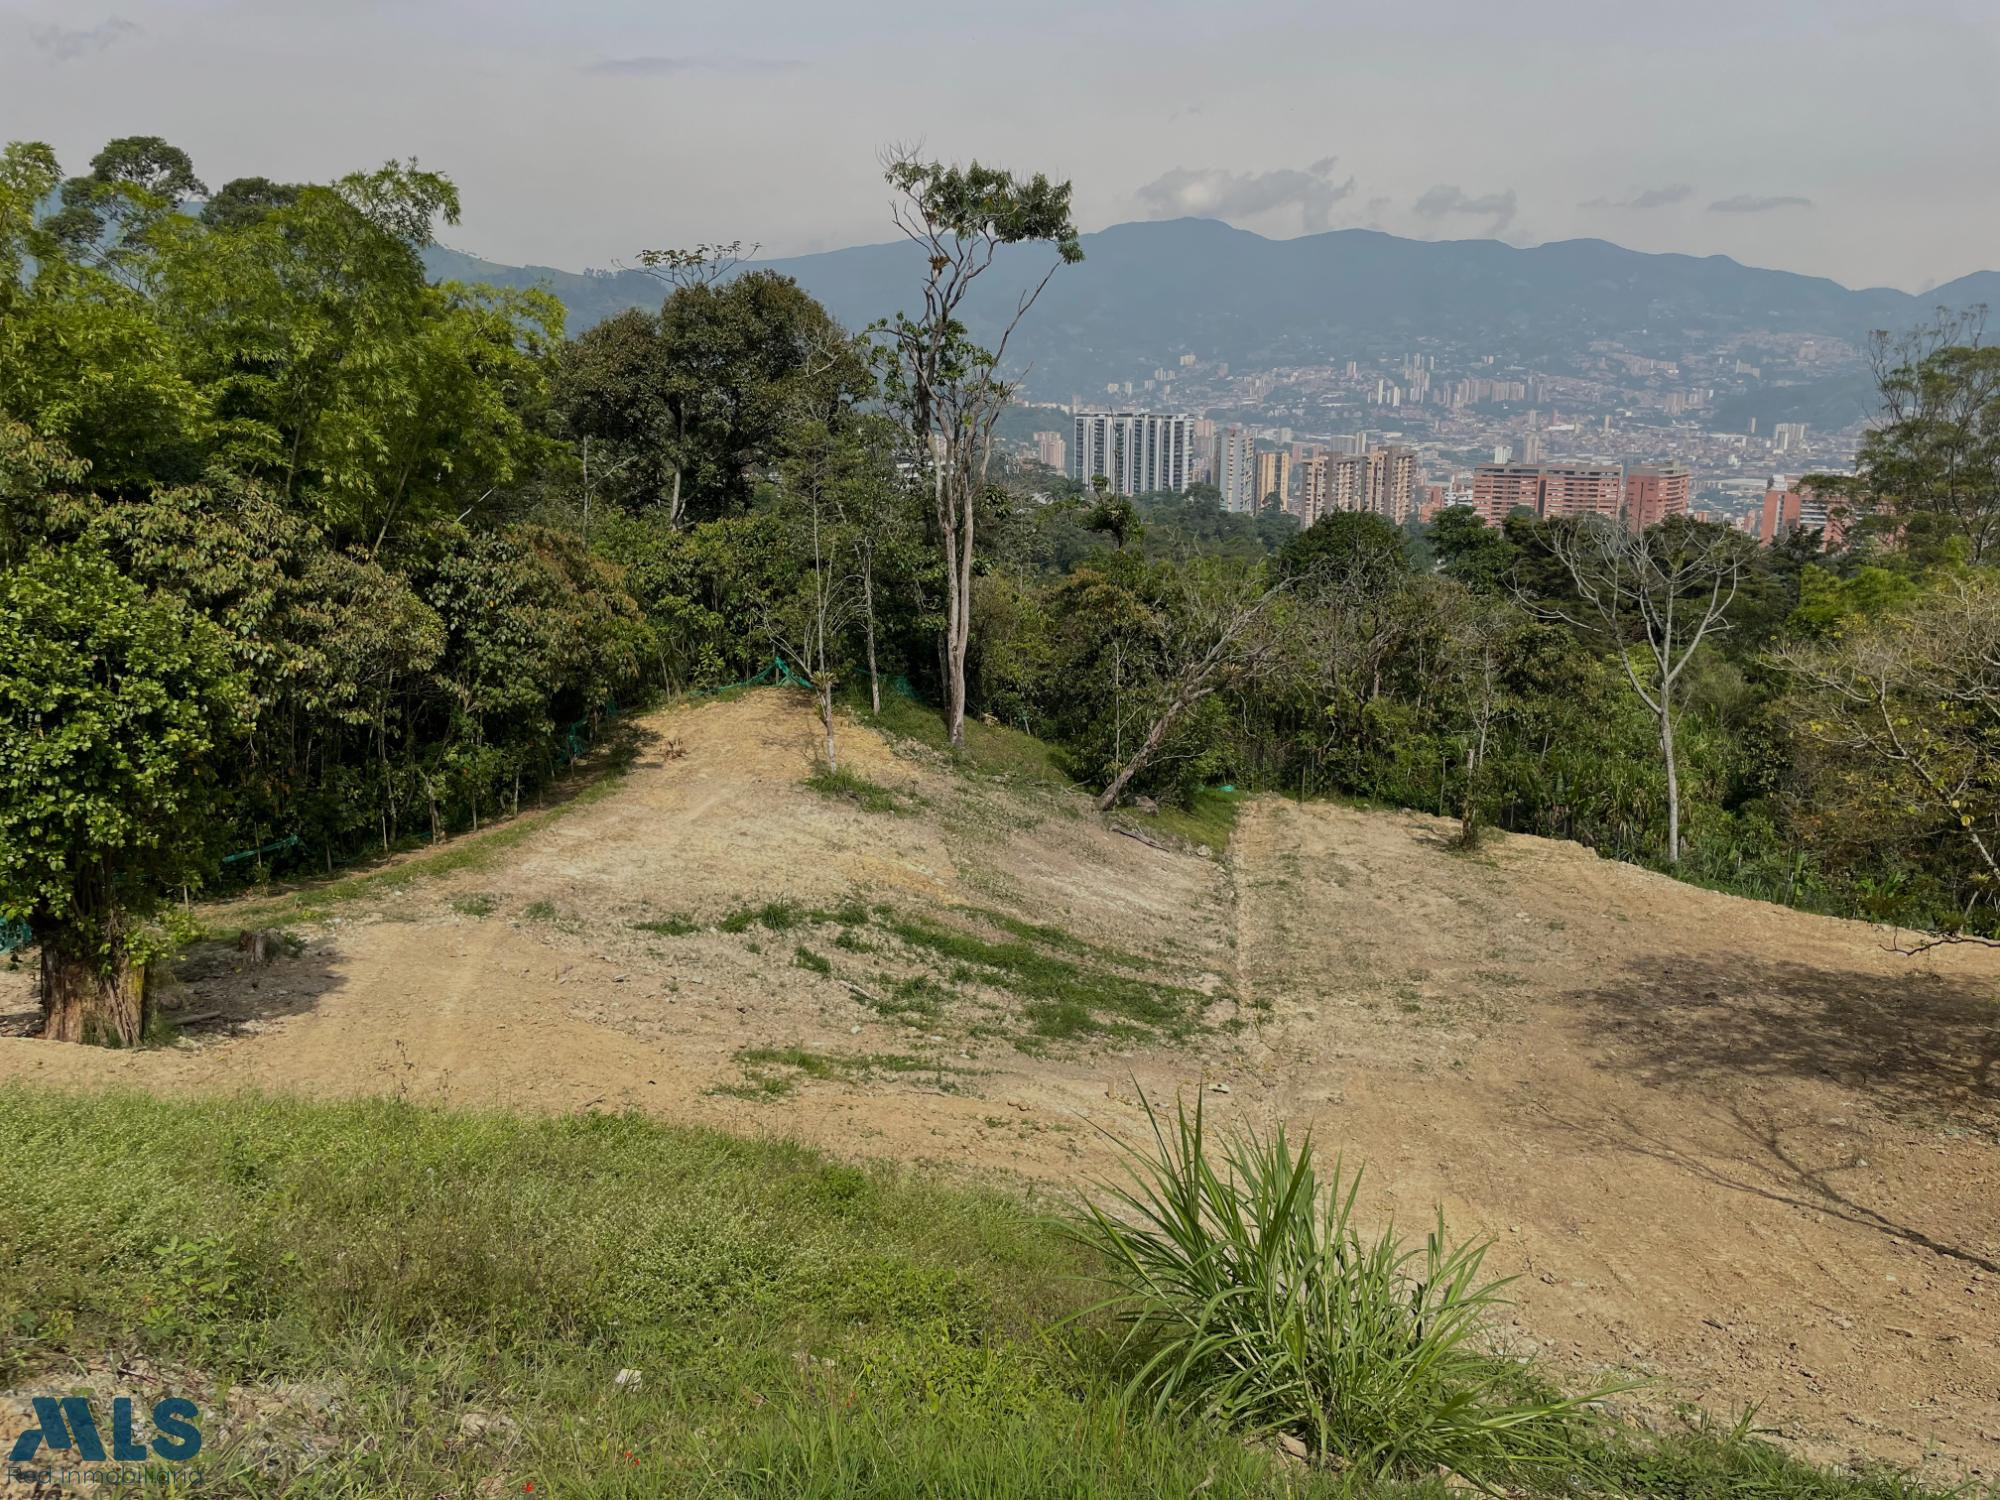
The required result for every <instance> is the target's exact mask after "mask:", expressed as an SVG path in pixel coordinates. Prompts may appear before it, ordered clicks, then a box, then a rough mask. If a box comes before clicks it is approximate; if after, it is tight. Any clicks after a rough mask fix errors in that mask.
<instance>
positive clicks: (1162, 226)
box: [429, 219, 2000, 399]
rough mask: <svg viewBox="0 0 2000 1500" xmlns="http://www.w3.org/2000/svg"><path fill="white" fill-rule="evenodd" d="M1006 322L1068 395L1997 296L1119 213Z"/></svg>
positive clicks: (583, 301) (1539, 358)
mask: <svg viewBox="0 0 2000 1500" xmlns="http://www.w3.org/2000/svg"><path fill="white" fill-rule="evenodd" d="M1083 249H1084V260H1083V263H1082V264H1081V265H1077V266H1071V267H1065V268H1063V269H1062V270H1060V271H1058V272H1057V274H1056V275H1055V277H1054V278H1053V279H1052V280H1051V281H1050V283H1049V286H1048V289H1047V291H1046V292H1045V293H1044V294H1043V296H1042V299H1041V301H1040V302H1039V303H1038V304H1037V306H1036V308H1035V310H1034V312H1033V314H1032V315H1031V316H1030V318H1029V319H1028V321H1027V322H1026V323H1025V324H1024V325H1023V328H1022V330H1021V333H1020V334H1019V335H1018V336H1017V338H1016V342H1015V345H1014V346H1013V347H1014V350H1015V351H1016V352H1018V354H1019V355H1020V357H1021V361H1022V364H1023V366H1024V368H1025V370H1026V380H1027V388H1028V391H1029V393H1030V394H1034V395H1039V396H1042V397H1044V398H1046V399H1064V398H1067V397H1068V396H1069V395H1070V394H1071V393H1072V392H1101V391H1103V390H1104V388H1105V385H1106V383H1107V382H1111V381H1127V380H1129V381H1132V382H1134V383H1135V384H1137V383H1138V382H1139V381H1141V380H1143V379H1145V378H1147V377H1148V376H1150V375H1151V374H1152V372H1153V370H1154V369H1155V368H1156V367H1158V366H1164V365H1172V364H1173V363H1175V361H1176V360H1177V359H1178V358H1179V357H1180V356H1181V355H1183V354H1190V353H1192V354H1195V355H1198V356H1199V357H1201V358H1202V359H1204V360H1226V361H1228V362H1229V363H1230V364H1231V366H1233V367H1235V368H1237V369H1260V368H1265V367H1269V366H1280V365H1288V364H1309V363H1325V362H1329V361H1345V360H1347V359H1355V358H1366V357H1372V356H1375V355H1379V354H1382V353H1388V352H1393V351H1402V350H1407V349H1412V348H1415V347H1417V346H1418V345H1419V343H1421V342H1424V341H1443V342H1444V343H1446V344H1449V345H1451V346H1454V347H1456V348H1457V349H1459V350H1461V351H1463V350H1467V349H1478V348H1484V349H1486V350H1487V352H1490V353H1492V354H1494V355H1495V356H1496V358H1497V359H1498V360H1499V361H1500V362H1501V363H1520V364H1527V365H1531V366H1534V365H1541V366H1546V367H1559V365H1558V362H1560V361H1562V360H1563V358H1564V356H1565V355H1566V354H1567V353H1571V352H1575V351H1580V350H1582V349H1583V348H1585V347H1586V346H1587V345H1588V344H1590V343H1592V342H1594V341H1598V340H1615V341H1617V342H1618V343H1620V344H1621V345H1623V346H1624V347H1625V348H1626V349H1628V350H1631V351H1633V352H1635V353H1640V354H1646V355H1650V356H1653V357H1656V358H1661V359H1678V358H1681V357H1683V356H1684V355H1686V354H1690V353H1697V352H1699V353H1708V352H1712V351H1713V350H1714V349H1715V348H1716V347H1717V346H1718V345H1720V344H1721V343H1722V342H1723V341H1725V340H1727V339H1728V338H1730V337H1732V336H1735V335H1740V334H1746V333H1754V332H1759V331H1763V332H1772V333H1787V334H1810V335H1814V336H1819V337H1829V338H1837V339H1841V340H1845V341H1848V342H1852V343H1858V342H1859V341H1860V340H1862V339H1863V338H1864V337H1865V336H1866V334H1867V333H1868V332H1869V331H1870V330H1872V329H1877V328H1883V329H1890V330H1902V329H1907V328H1910V327H1914V326H1915V325H1916V324H1918V323H1920V322H1923V321H1925V320H1926V319H1927V318H1929V317H1930V316H1931V315H1932V314H1933V313H1934V312H1935V311H1936V310H1937V309H1938V308H1940V307H1945V308H1950V309H1953V310H1958V309H1962V308H1965V307H1969V306H1972V305H1974V304H1982V303H2000V272H1996V271H1980V272H1975V273H1974V274H1972V275H1970V276H1965V277H1961V278H1960V279H1958V280H1957V281H1953V282H1950V283H1948V284H1946V285H1944V286H1940V287H1937V288H1935V289H1933V290H1932V291H1930V292H1927V293H1924V294H1922V295H1911V294H1910V293H1907V292H1901V291H1896V290H1894V289H1892V288H1888V287H1871V288H1866V289H1862V290H1853V289H1850V288H1848V287H1844V286H1842V285H1840V284H1839V283H1838V282H1835V281H1830V280H1827V279H1826V278H1824V277H1818V276H1802V275H1798V274H1796V273H1793V272H1790V271H1773V270H1763V269H1759V268H1757V267H1754V266H1746V265H1743V264H1741V263H1739V262H1737V261H1734V260H1731V259H1730V258H1729V257H1727V256H1723V255H1709V256H1691V255H1670V254H1664V255H1663V254H1649V253H1647V252H1644V251H1638V250H1628V249H1625V248H1623V247H1622V246H1618V245H1614V244H1611V243H1609V242H1607V241H1604V240H1561V241H1556V242H1554V243H1550V244H1546V245H1535V246H1530V247H1525V248H1522V247H1517V246H1513V245H1508V244H1505V243H1503V242H1502V241H1499V240H1410V239H1402V238H1399V237H1397V236H1395V235H1390V234H1383V233H1380V232H1378V231H1375V230H1367V229H1339V230H1332V231H1329V232H1327V233H1324V234H1313V235H1305V236H1302V237H1300V238H1296V239H1282V240H1274V239H1266V238H1265V237H1263V236H1262V235H1258V234H1252V233H1251V232H1249V231H1248V230H1243V229H1236V228H1233V227H1231V226H1230V225H1227V224H1223V223H1220V222H1218V221H1216V220H1213V219H1169V220H1155V221H1148V222H1141V223H1131V224H1119V225H1115V226H1113V227H1112V228H1109V229H1105V230H1102V231H1100V232H1098V233H1095V234H1088V235H1085V236H1084V237H1083ZM1053 260H1054V253H1053V251H1051V250H1050V249H1049V248H1048V247H1046V246H1033V247H1013V248H1010V249H1008V250H1005V251H1003V252H1002V254H1001V256H1000V257H999V259H998V260H997V261H996V262H995V264H994V266H993V269H992V270H991V271H990V272H989V273H987V275H986V276H985V277H984V278H982V280H981V282H980V285H979V294H978V295H977V296H976V297H975V298H974V299H972V301H971V302H970V304H969V306H968V310H967V318H966V321H967V324H968V326H969V327H970V329H971V331H972V333H973V335H974V336H975V337H990V336H991V334H992V333H993V331H994V329H995V327H996V324H997V321H998V319H999V318H1000V317H1002V316H1004V314H1005V313H1007V312H1011V311H1012V309H1013V306H1014V303H1015V299H1016V298H1017V296H1018V295H1019V293H1020V291H1021V289H1022V288H1024V287H1026V286H1028V285H1031V284H1032V282H1033V281H1034V279H1035V278H1036V277H1038V276H1039V275H1040V274H1041V272H1042V271H1043V270H1044V269H1045V268H1046V267H1047V266H1048V265H1049V264H1050V263H1051V262H1052V261H1053ZM429 261H430V268H431V272H432V274H433V275H434V276H436V277H438V278H439V279H444V278H453V279H458V280H467V281H485V282H490V283H493V284H496V285H502V286H534V285H540V286H544V287H546V288H547V289H548V290H550V291H552V292H554V293H555V295H556V296H557V297H559V298H560V299H561V300H562V302H563V303H564V305H565V306H566V308H567V309H568V312H569V329H570V331H571V332H572V333H576V332H579V331H581V330H582V329H585V328H588V327H589V326H591V325H592V324H594V323H597V322H599V321H601V320H603V319H604V318H607V317H610V316H612V315H614V314H616V313H618V312H622V311H624V310H625V309H627V308H632V307H655V306H657V305H658V304H659V302H660V300H661V298H662V295H663V292H664V288H663V287H662V286H661V284H660V283H659V282H658V281H656V280H654V279H653V278H652V277H650V276H647V275H645V274H644V273H643V272H639V271H632V270H621V271H609V272H605V271H590V272H581V273H579V272H573V271H560V270H554V269H551V268H549V267H544V266H506V265H499V264H496V263H494V262H491V261H485V260H481V259H479V258H477V257H475V256H471V255H468V254H465V253H464V252H462V251H457V250H447V249H444V248H442V247H439V248H436V249H433V250H432V251H431V252H430V257H429ZM751 268H767V269H770V270H774V271H779V272H782V273H784V274H785V275H787V276H791V277H794V278H796V279H797V281H798V282H799V284H800V285H802V286H804V287H805V288H806V289H807V290H808V291H810V292H811V293H812V294H813V295H814V296H816V297H818V298H819V299H820V301H822V302H823V303H825V304H826V306H827V308H828V309H829V310H830V311H831V312H832V313H833V314H834V316H835V317H837V318H839V319H840V320H841V321H842V322H843V323H844V324H846V325H847V326H848V327H850V328H861V327H865V326H866V325H867V324H869V323H870V322H873V321H874V320H875V319H877V318H881V317H885V316H887V315H889V314H891V313H893V312H895V311H896V310H898V309H899V308H908V307H910V306H911V305H912V304H913V303H914V301H915V299H916V295H917V289H918V288H919V287H920V286H921V285H922V281H923V277H924V272H925V267H924V256H923V252H922V251H921V250H920V249H919V248H918V247H917V246H916V245H914V244H911V243H909V242H907V241H895V242H890V243H886V244H877V245H860V246H855V247H853V248H850V249H845V250H832V251H826V252H822V253H820V254H815V255H801V256H793V257H789V258H785V259H775V260H764V261H752V262H747V263H746V264H745V266H744V268H743V269H746V270H747V269H751Z"/></svg>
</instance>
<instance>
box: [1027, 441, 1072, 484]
mask: <svg viewBox="0 0 2000 1500" xmlns="http://www.w3.org/2000/svg"><path fill="white" fill-rule="evenodd" d="M1035 457H1036V458H1037V459H1038V460H1040V461H1041V463H1042V464H1043V465H1044V466H1045V467H1047V468H1051V469H1054V470H1055V471H1056V472H1057V473H1058V474H1062V473H1066V472H1068V470H1069V443H1068V442H1067V441H1066V440H1065V439H1064V437H1063V435H1062V434H1061V433H1060V432H1038V433H1036V434H1035Z"/></svg>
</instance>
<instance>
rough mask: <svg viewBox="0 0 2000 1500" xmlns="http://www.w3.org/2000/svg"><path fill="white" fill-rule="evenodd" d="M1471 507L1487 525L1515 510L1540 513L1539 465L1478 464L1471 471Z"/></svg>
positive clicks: (1504, 518)
mask: <svg viewBox="0 0 2000 1500" xmlns="http://www.w3.org/2000/svg"><path fill="white" fill-rule="evenodd" d="M1472 508H1473V509H1474V510H1476V511H1477V512H1479V519H1480V520H1482V521H1484V522H1485V523H1486V524H1487V525H1488V526H1498V525H1500V524H1501V523H1502V522H1503V521H1505V520H1506V519H1507V518H1508V517H1509V516H1511V515H1512V514H1514V512H1515V511H1517V510H1525V511H1529V512H1531V513H1532V514H1534V515H1538V516H1539V515H1540V514H1541V513H1542V467H1541V465H1540V464H1480V465H1479V466H1478V467H1477V468H1475V469H1474V470H1473V471H1472Z"/></svg>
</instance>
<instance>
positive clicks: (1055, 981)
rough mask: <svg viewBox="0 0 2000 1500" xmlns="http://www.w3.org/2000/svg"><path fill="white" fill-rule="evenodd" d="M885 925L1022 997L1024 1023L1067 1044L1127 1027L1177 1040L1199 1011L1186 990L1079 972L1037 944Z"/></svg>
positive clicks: (920, 923)
mask: <svg viewBox="0 0 2000 1500" xmlns="http://www.w3.org/2000/svg"><path fill="white" fill-rule="evenodd" d="M883 925H884V927H885V929H886V930H887V931H889V932H891V933H893V934H894V935H895V936H896V937H897V938H898V939H900V940H901V941H902V942H903V943H904V944H906V945H907V946H909V947H912V948H916V949H919V950H922V951H925V952H929V953H932V954H935V955H937V956H938V957H940V958H944V959H948V960H950V961H952V962H954V963H957V964H962V965H965V966H967V968H968V969H969V970H971V971H972V973H973V974H974V975H975V977H977V978H979V979H980V980H982V981H983V982H984V983H987V984H991V985H994V986H996V987H998V988H1000V989H1005V990H1008V991H1011V992H1012V993H1013V994H1016V995H1018V996H1020V997H1021V998H1022V999H1024V1000H1026V1001H1027V1002H1028V1004H1027V1006H1026V1013H1027V1016H1028V1021H1029V1024H1030V1026H1031V1027H1032V1029H1033V1030H1034V1031H1035V1033H1036V1034H1037V1035H1040V1036H1043V1037H1048V1038H1052V1039H1068V1038H1075V1037H1080V1036H1084V1035H1087V1034H1090V1033H1093V1032H1102V1031H1114V1030H1121V1029H1123V1030H1129V1029H1133V1028H1145V1029H1149V1030H1155V1031H1164V1032H1167V1033H1170V1034H1174V1035H1181V1034H1184V1033H1186V1032H1187V1031H1189V1030H1191V1029H1192V1028H1193V1026H1194V1018H1195V1017H1196V1016H1197V1015H1198V1014H1199V1013H1200V1009H1201V1005H1202V997H1201V996H1199V995H1198V994H1196V993H1195V992H1194V991H1192V990H1187V989H1182V988H1180V987H1178V986H1175V985H1161V984H1152V983H1149V982H1147V981H1146V980H1142V979H1134V978H1132V977H1130V976H1129V975H1124V974H1114V973H1109V972H1106V971H1105V970H1103V969H1101V968H1095V967H1085V966H1084V965H1083V964H1080V963H1076V962H1072V961H1071V959H1069V958H1066V957H1058V956H1057V955H1055V954H1052V953H1050V952H1048V951H1046V949H1045V948H1044V947H1042V946H1039V945H1038V943H1037V942H1032V941H1027V940H1024V939H1019V938H1017V939H1016V940H1015V941H1012V942H1004V943H995V942H990V941H988V940H987V939H985V938H982V937H976V936H974V935H973V934H972V933H969V932H966V931H963V930H962V929H959V928H954V927H942V926H939V925H938V924H937V923H935V922H930V921H926V920H924V919H922V918H918V917H903V918H895V919H891V920H889V921H887V922H885V923H884V924H883ZM1022 926H1023V927H1024V928H1025V927H1026V924H1022ZM1027 930H1033V929H1027ZM1070 941H1074V940H1070Z"/></svg>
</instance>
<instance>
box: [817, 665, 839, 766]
mask: <svg viewBox="0 0 2000 1500" xmlns="http://www.w3.org/2000/svg"><path fill="white" fill-rule="evenodd" d="M819 722H820V724H821V726H822V727H823V728H824V729H825V730H826V768H827V769H828V770H829V771H838V770H839V769H840V760H839V757H838V756H836V755H835V754H834V751H833V679H832V678H831V677H826V678H823V679H821V681H820V685H819Z"/></svg>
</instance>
